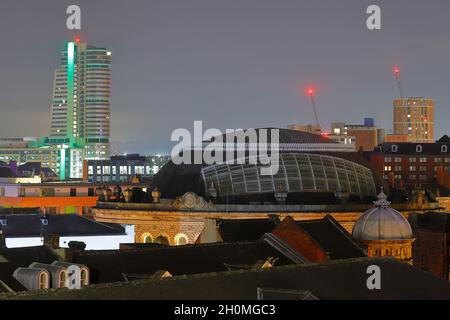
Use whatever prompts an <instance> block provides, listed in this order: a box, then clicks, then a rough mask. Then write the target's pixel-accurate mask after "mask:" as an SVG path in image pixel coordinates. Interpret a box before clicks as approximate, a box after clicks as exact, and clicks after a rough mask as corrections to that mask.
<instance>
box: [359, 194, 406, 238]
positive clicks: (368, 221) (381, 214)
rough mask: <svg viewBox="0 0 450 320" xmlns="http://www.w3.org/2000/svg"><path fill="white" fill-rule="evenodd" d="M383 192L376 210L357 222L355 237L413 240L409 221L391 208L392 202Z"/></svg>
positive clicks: (365, 214)
mask: <svg viewBox="0 0 450 320" xmlns="http://www.w3.org/2000/svg"><path fill="white" fill-rule="evenodd" d="M386 199H387V197H386V195H385V194H384V192H383V190H381V192H380V194H379V195H378V201H375V202H374V204H375V208H372V209H369V210H367V211H366V212H365V213H364V214H363V215H362V216H361V217H359V219H358V220H357V221H356V223H355V225H354V227H353V232H352V234H353V237H354V238H355V239H356V240H363V241H364V240H402V239H412V238H413V234H412V229H411V225H410V224H409V222H408V220H407V219H406V218H405V217H404V216H403V215H402V214H401V213H400V212H398V211H397V210H395V209H392V208H391V207H389V205H390V202H389V201H387V200H386Z"/></svg>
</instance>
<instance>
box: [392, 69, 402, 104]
mask: <svg viewBox="0 0 450 320" xmlns="http://www.w3.org/2000/svg"><path fill="white" fill-rule="evenodd" d="M392 71H393V73H394V77H395V80H396V81H397V85H398V91H399V93H400V98H401V99H402V100H403V99H404V98H405V97H404V96H403V90H402V84H401V83H400V68H399V67H398V66H394V68H393V69H392Z"/></svg>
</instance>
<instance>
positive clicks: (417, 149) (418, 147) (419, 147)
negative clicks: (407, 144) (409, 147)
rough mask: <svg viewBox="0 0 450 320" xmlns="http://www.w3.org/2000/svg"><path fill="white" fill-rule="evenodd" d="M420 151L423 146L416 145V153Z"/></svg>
mask: <svg viewBox="0 0 450 320" xmlns="http://www.w3.org/2000/svg"><path fill="white" fill-rule="evenodd" d="M422 150H423V146H422V145H421V144H418V145H417V146H416V152H422Z"/></svg>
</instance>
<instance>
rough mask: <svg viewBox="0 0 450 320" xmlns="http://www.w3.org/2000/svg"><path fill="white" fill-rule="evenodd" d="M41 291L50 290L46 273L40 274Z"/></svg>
mask: <svg viewBox="0 0 450 320" xmlns="http://www.w3.org/2000/svg"><path fill="white" fill-rule="evenodd" d="M39 289H48V275H47V273H45V272H41V273H40V274H39Z"/></svg>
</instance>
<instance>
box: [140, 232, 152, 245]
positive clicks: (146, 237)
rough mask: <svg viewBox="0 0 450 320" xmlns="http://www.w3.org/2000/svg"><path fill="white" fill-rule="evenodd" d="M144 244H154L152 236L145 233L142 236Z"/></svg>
mask: <svg viewBox="0 0 450 320" xmlns="http://www.w3.org/2000/svg"><path fill="white" fill-rule="evenodd" d="M142 242H143V243H152V242H153V238H152V235H151V234H150V233H144V234H143V235H142Z"/></svg>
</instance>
